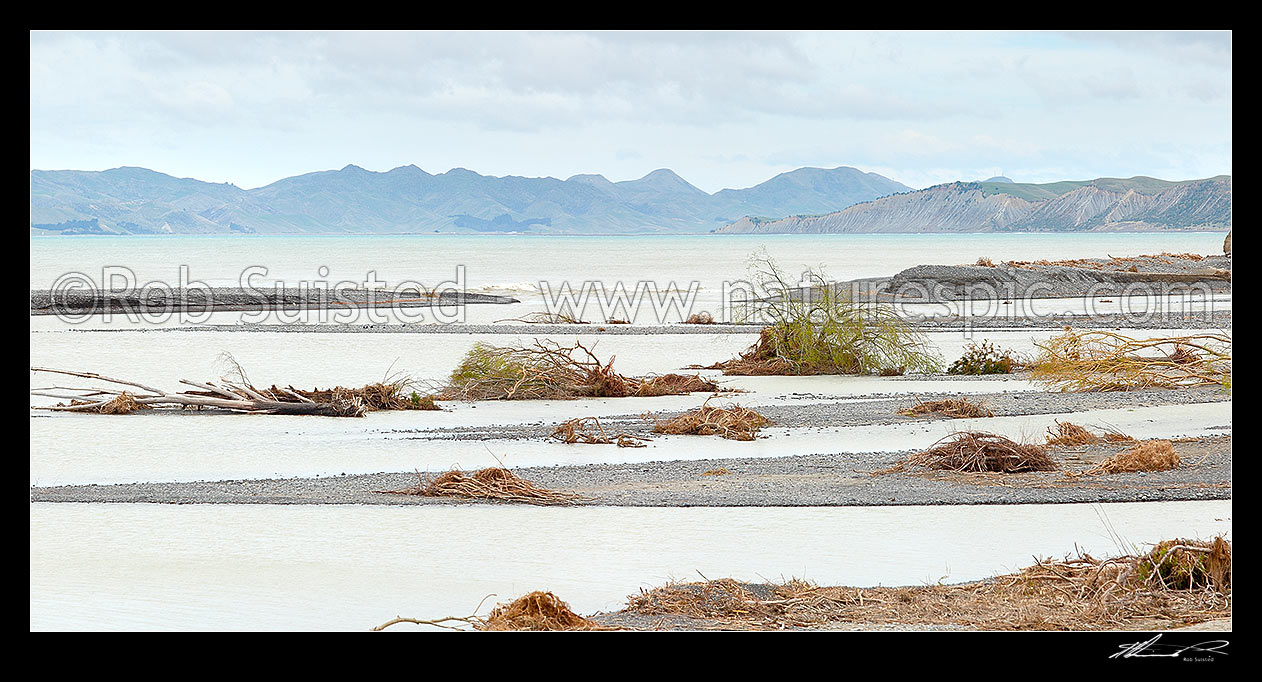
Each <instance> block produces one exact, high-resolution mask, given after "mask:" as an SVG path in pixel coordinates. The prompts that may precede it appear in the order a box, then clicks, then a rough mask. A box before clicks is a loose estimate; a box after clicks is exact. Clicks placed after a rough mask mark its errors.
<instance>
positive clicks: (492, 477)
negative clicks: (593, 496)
mask: <svg viewBox="0 0 1262 682" xmlns="http://www.w3.org/2000/svg"><path fill="white" fill-rule="evenodd" d="M417 476H418V478H419V479H420V481H419V482H418V483H417V484H416V485H415V486H412V487H410V488H403V489H400V490H375V491H373V492H377V493H383V494H388V495H421V496H424V497H463V498H469V499H490V500H503V501H507V502H525V503H527V504H539V505H554V504H555V505H568V504H575V503H578V502H583V501H586V500H588V499H590V498H587V497H585V496H583V495H580V494H578V493H574V492H570V491H566V490H552V489H549V488H541V487H539V486H537V485H535V484H534V483H531V482H530V481H527V480H526V479H524V478H521V477H520V476H518V475H517V474H514V473H513V472H511V471H509V470H508V469H504V468H501V467H488V468H486V469H479V470H477V471H474V472H472V473H465V472H463V471H459V470H452V471H448V472H446V473H443V474H439V475H438V476H436V477H430V476H428V475H422V474H418V475H417Z"/></svg>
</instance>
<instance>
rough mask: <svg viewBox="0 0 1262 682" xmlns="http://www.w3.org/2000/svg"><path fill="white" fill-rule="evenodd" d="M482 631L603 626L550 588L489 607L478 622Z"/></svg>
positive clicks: (554, 629) (577, 628)
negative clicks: (487, 612)
mask: <svg viewBox="0 0 1262 682" xmlns="http://www.w3.org/2000/svg"><path fill="white" fill-rule="evenodd" d="M477 629H479V630H485V631H492V632H494V631H523V630H524V631H557V630H604V629H608V628H602V627H601V626H600V625H599V624H597V623H595V622H593V621H591V620H588V619H586V618H584V617H582V616H580V615H578V614H577V613H574V611H572V610H571V609H570V605H569V604H566V603H565V602H563V601H561V599H560V598H559V597H557V596H556V595H555V594H552V593H551V592H540V591H536V592H531V593H530V594H527V595H524V596H521V597H518V598H517V599H514V600H513V601H511V602H509V603H507V604H500V605H499V606H496V607H495V608H494V609H492V610H491V613H490V615H488V616H487V618H486V621H485V622H483V623H481V624H480V625H478V626H477Z"/></svg>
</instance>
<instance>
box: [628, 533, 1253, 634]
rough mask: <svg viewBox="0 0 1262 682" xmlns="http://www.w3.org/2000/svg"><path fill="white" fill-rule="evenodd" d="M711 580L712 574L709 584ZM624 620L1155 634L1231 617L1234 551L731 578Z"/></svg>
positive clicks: (686, 590)
mask: <svg viewBox="0 0 1262 682" xmlns="http://www.w3.org/2000/svg"><path fill="white" fill-rule="evenodd" d="M703 577H704V576H703ZM624 612H628V613H634V614H640V615H655V616H684V617H688V618H692V619H697V620H699V621H706V623H705V624H699V627H702V628H706V629H725V630H779V629H783V628H786V627H793V628H811V627H819V626H823V625H828V624H834V623H856V624H894V623H898V624H923V625H945V626H955V627H960V626H963V627H972V628H978V629H982V630H1117V629H1138V630H1151V629H1157V628H1166V627H1174V626H1179V625H1186V624H1192V623H1198V622H1203V621H1206V620H1210V619H1214V618H1221V617H1224V616H1228V615H1230V613H1231V543H1230V542H1228V541H1227V540H1225V539H1224V538H1222V537H1217V538H1215V539H1214V540H1212V541H1209V542H1205V541H1197V540H1168V541H1165V542H1162V543H1158V544H1157V545H1156V546H1155V547H1154V548H1153V549H1152V550H1151V551H1149V552H1146V553H1136V554H1132V555H1125V556H1119V557H1114V558H1110V559H1104V560H1100V559H1096V558H1094V557H1092V556H1091V555H1089V554H1085V553H1080V554H1079V555H1078V556H1077V557H1074V558H1066V559H1064V560H1051V559H1038V558H1035V563H1034V565H1032V566H1030V567H1028V568H1025V569H1023V570H1021V571H1020V572H1017V573H1013V574H1008V575H1001V576H997V577H994V578H990V579H987V580H982V581H978V582H973V583H966V584H961V585H941V584H938V585H924V586H915V587H873V588H855V587H821V586H817V585H814V584H812V583H810V582H807V581H805V580H800V579H792V580H789V581H786V582H784V583H782V584H755V583H745V582H738V581H736V580H732V579H730V578H723V579H718V580H709V579H706V580H705V581H704V582H693V583H686V582H672V583H669V584H667V585H665V586H662V587H658V588H656V589H653V590H644V589H641V590H640V592H639V593H638V594H634V595H631V596H629V597H628V598H627V607H626V608H625V609H624Z"/></svg>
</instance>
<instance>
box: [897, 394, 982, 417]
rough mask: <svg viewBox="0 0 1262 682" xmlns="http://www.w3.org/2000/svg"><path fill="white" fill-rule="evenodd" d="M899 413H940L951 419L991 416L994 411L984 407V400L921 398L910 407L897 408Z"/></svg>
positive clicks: (917, 415)
mask: <svg viewBox="0 0 1262 682" xmlns="http://www.w3.org/2000/svg"><path fill="white" fill-rule="evenodd" d="M898 413H899V414H901V415H904V416H907V417H920V416H924V415H927V414H940V415H942V416H944V417H950V418H951V419H968V418H972V417H993V416H995V413H994V412H991V411H990V409H988V408H987V407H986V401H984V400H982V401H979V402H972V401H970V400H969V399H967V398H947V399H945V400H922V401H920V402H917V403H916V404H915V405H912V406H911V407H909V408H907V409H904V410H899V411H898Z"/></svg>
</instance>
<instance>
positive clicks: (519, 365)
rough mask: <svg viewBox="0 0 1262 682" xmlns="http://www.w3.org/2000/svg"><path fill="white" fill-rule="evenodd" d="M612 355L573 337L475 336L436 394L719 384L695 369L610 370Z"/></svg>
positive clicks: (574, 393)
mask: <svg viewBox="0 0 1262 682" xmlns="http://www.w3.org/2000/svg"><path fill="white" fill-rule="evenodd" d="M613 361H614V358H613V357H610V358H609V361H608V362H601V361H600V359H599V358H597V357H596V355H595V354H593V353H592V351H591V350H589V349H588V348H587V347H585V346H584V345H583V344H582V343H579V342H578V341H575V342H574V345H573V346H562V345H560V344H558V343H556V342H554V341H549V340H546V339H545V340H539V339H536V340H535V342H534V344H533V345H531V346H524V347H523V346H517V347H513V346H509V347H501V346H492V345H489V344H486V343H482V342H478V343H476V344H474V346H473V348H471V349H470V350H469V352H468V354H466V355H465V357H464V359H463V360H461V362H460V365H459V366H458V367H456V369H455V371H453V372H452V373H451V378H450V379H449V380H448V383H447V386H445V387H444V388H442V389H440V391H439V393H438V396H439V398H440V399H447V400H453V399H460V400H532V399H564V398H583V397H610V398H621V397H627V396H658V395H682V394H685V393H691V392H693V391H716V390H718V384H716V383H714V382H713V381H709V380H707V379H703V378H701V376H700V375H683V374H665V375H661V376H651V377H639V378H637V377H626V376H622V375H621V374H618V373H617V372H615V371H614V370H613Z"/></svg>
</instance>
